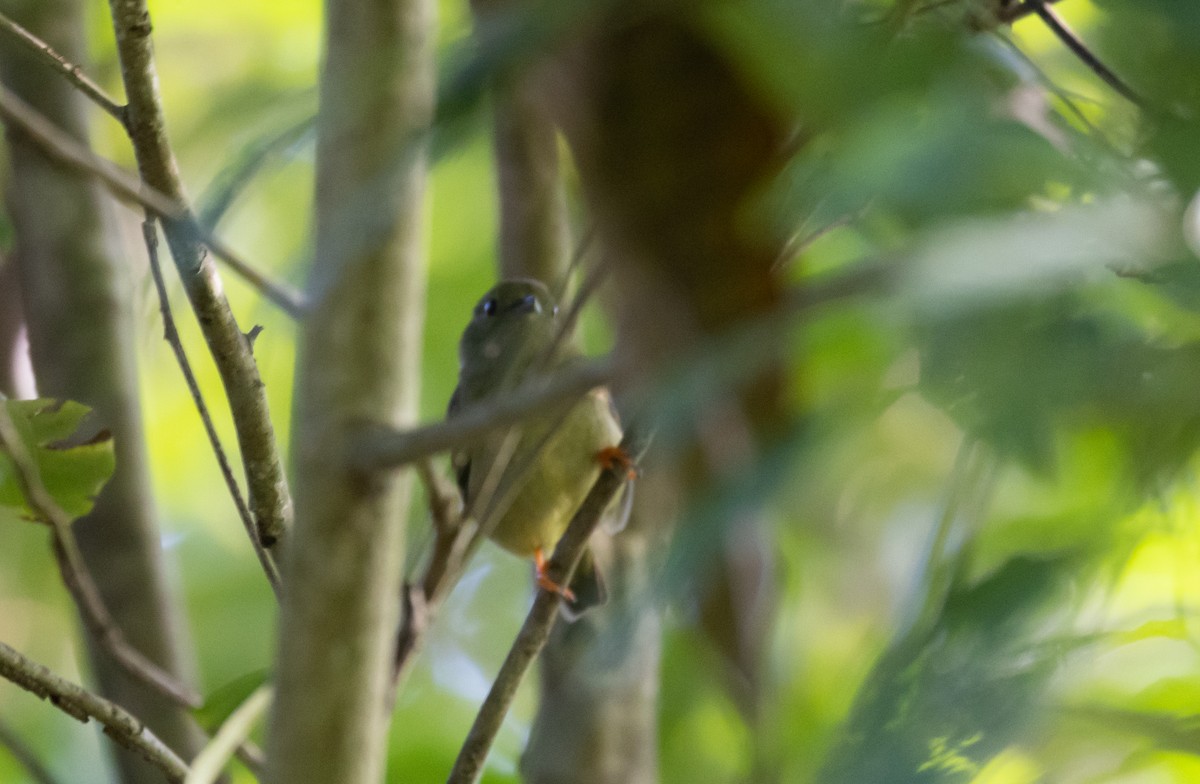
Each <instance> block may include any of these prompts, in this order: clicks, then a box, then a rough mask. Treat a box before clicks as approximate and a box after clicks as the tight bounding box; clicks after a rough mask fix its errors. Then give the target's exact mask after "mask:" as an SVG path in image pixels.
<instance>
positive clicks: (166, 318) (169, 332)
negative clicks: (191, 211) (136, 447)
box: [142, 216, 279, 600]
mask: <svg viewBox="0 0 1200 784" xmlns="http://www.w3.org/2000/svg"><path fill="white" fill-rule="evenodd" d="M142 239H143V240H144V241H145V243H146V254H147V256H148V257H149V259H150V274H151V277H153V278H154V287H155V289H157V291H158V301H159V309H160V310H161V312H162V320H163V339H164V340H166V341H167V344H168V345H169V346H170V347H171V351H172V352H173V353H174V354H175V360H176V361H177V362H178V363H179V369H180V371H182V372H183V379H184V381H185V382H186V383H187V388H188V392H189V393H190V394H191V396H192V403H193V404H194V405H195V406H196V411H197V412H198V413H199V414H200V421H201V422H202V423H203V424H204V432H205V434H206V435H207V436H208V442H209V444H210V445H211V446H212V451H213V454H214V455H216V458H217V465H218V466H219V467H220V469H221V476H222V478H224V480H225V486H226V487H227V488H228V489H229V495H230V497H231V498H233V505H234V506H235V507H237V513H238V517H240V518H241V519H242V525H243V527H244V528H245V529H246V535H247V536H248V537H250V544H251V546H252V547H253V548H254V554H255V555H256V556H258V562H259V564H260V565H261V566H262V569H263V573H264V574H266V576H267V582H268V583H270V584H271V590H272V591H274V592H275V598H276V600H278V599H279V571H278V570H277V569H276V568H275V563H274V562H273V561H272V560H271V556H270V555H269V554H268V553H267V550H266V548H265V547H263V543H262V540H261V539H259V536H258V528H257V527H256V526H255V525H254V518H253V517H252V516H251V514H250V507H249V506H247V505H246V500H245V499H244V498H243V497H242V490H241V488H240V487H238V483H237V478H236V477H235V476H234V475H233V466H231V465H230V464H229V457H228V455H226V454H225V447H223V446H222V445H221V437H220V436H219V435H217V428H216V426H215V425H214V424H213V421H212V416H211V415H210V414H209V411H208V404H206V403H205V402H204V395H203V393H202V392H201V391H200V384H199V383H198V382H197V381H196V374H195V373H194V372H192V364H191V362H190V361H188V358H187V353H186V352H185V351H184V350H183V341H182V340H180V339H179V330H178V329H176V327H175V318H174V316H172V315H171V302H170V297H169V296H168V294H167V284H166V282H165V281H164V280H163V274H162V265H161V264H160V263H159V260H158V230H157V224H156V223H155V220H154V218H152V217H150V216H147V217H146V220H144V221H143V222H142Z"/></svg>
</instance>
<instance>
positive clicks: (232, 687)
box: [193, 669, 271, 732]
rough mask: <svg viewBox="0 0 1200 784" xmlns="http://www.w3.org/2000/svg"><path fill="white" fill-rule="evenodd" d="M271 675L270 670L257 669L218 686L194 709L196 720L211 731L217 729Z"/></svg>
mask: <svg viewBox="0 0 1200 784" xmlns="http://www.w3.org/2000/svg"><path fill="white" fill-rule="evenodd" d="M270 675H271V672H270V670H265V669H263V670H255V671H253V672H248V673H246V674H245V675H242V676H241V677H239V678H235V679H234V680H232V681H230V682H229V683H227V684H225V685H224V686H221V687H219V688H217V690H216V691H214V692H212V693H211V694H209V695H208V697H207V698H205V700H204V705H203V706H201V707H200V708H198V709H196V710H195V711H193V715H194V716H195V717H196V721H197V722H198V723H199V724H200V726H201V727H204V728H205V729H207V730H209V731H210V732H211V731H214V730H216V729H217V728H218V727H220V726H221V725H222V724H224V723H225V721H226V720H227V719H228V718H229V716H230V714H232V713H233V712H234V711H235V710H237V708H238V706H240V705H242V704H243V703H244V702H246V700H247V699H249V697H250V695H251V694H253V693H254V692H255V691H257V690H258V688H259V687H260V686H262V685H263V684H264V683H266V682H267V680H268V679H269V677H270Z"/></svg>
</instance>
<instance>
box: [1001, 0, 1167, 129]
mask: <svg viewBox="0 0 1200 784" xmlns="http://www.w3.org/2000/svg"><path fill="white" fill-rule="evenodd" d="M1019 7H1020V8H1026V7H1027V8H1029V13H1034V14H1037V16H1038V18H1039V19H1041V20H1042V21H1043V22H1044V23H1045V24H1046V26H1047V27H1049V28H1050V31H1051V32H1053V33H1054V35H1055V36H1056V37H1057V38H1058V40H1059V41H1062V43H1063V45H1064V46H1066V47H1067V48H1068V49H1070V50H1071V52H1072V53H1074V55H1075V56H1076V57H1078V58H1079V59H1080V60H1082V61H1083V64H1084V65H1086V66H1087V67H1088V68H1090V69H1091V71H1092V72H1093V73H1094V74H1096V76H1098V77H1100V80H1101V81H1103V82H1104V83H1105V84H1107V85H1108V86H1109V87H1111V88H1112V89H1113V90H1115V91H1116V92H1117V93H1118V94H1120V95H1121V97H1123V98H1125V100H1127V101H1129V102H1130V103H1132V104H1133V105H1134V106H1137V107H1138V108H1140V109H1145V108H1146V102H1145V100H1143V99H1142V97H1141V96H1140V95H1138V94H1137V92H1135V91H1134V89H1133V88H1132V87H1130V86H1129V85H1127V84H1126V83H1125V81H1124V80H1123V79H1121V77H1119V76H1117V75H1116V74H1115V73H1113V71H1112V70H1111V69H1110V68H1109V67H1108V66H1107V65H1105V64H1104V63H1103V62H1101V60H1100V58H1099V57H1097V56H1096V55H1095V53H1094V52H1092V50H1091V49H1089V48H1088V46H1087V44H1085V43H1084V42H1083V40H1082V39H1081V38H1080V37H1079V36H1078V35H1076V34H1075V31H1074V30H1072V29H1071V28H1070V27H1068V26H1067V23H1066V22H1065V21H1064V20H1063V18H1062V17H1061V16H1059V15H1058V12H1057V11H1055V10H1054V9H1053V8H1051V7H1050V4H1049V3H1048V2H1047V0H1024V2H1023V3H1021V5H1020V6H1019Z"/></svg>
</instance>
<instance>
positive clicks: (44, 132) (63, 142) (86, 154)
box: [0, 14, 304, 318]
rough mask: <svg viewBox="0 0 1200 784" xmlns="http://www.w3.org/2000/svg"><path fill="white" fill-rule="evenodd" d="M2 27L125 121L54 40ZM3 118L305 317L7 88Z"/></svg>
mask: <svg viewBox="0 0 1200 784" xmlns="http://www.w3.org/2000/svg"><path fill="white" fill-rule="evenodd" d="M0 31H3V32H7V33H9V34H10V35H12V36H13V37H15V38H16V39H17V40H18V41H20V42H22V43H23V44H25V45H26V46H27V47H29V48H30V50H31V51H33V52H35V53H37V54H39V55H40V56H41V58H42V60H43V62H45V63H46V64H47V65H49V66H50V67H52V68H54V70H56V71H58V72H59V73H62V74H63V75H64V77H66V78H67V79H68V81H70V82H71V83H72V84H73V85H75V86H76V87H78V88H79V89H80V90H81V91H82V92H83V94H84V95H86V96H87V97H88V98H90V99H91V100H92V101H93V102H95V103H96V104H97V105H98V106H99V107H100V108H101V109H104V111H106V112H107V113H108V114H111V115H112V116H113V117H115V118H116V119H117V120H118V121H119V122H120V123H121V124H122V126H124V125H125V107H124V106H121V105H119V104H118V103H117V102H116V101H115V100H114V99H112V98H111V97H109V96H108V94H107V93H105V92H104V91H103V90H101V89H100V87H99V86H97V85H96V84H95V83H94V82H92V81H91V80H90V79H89V78H88V77H87V76H85V75H84V74H83V71H82V70H81V69H80V68H79V66H77V65H74V64H72V63H70V62H69V61H67V60H66V59H65V58H63V57H62V56H61V55H59V54H58V53H57V52H55V51H54V50H53V49H51V48H50V46H49V44H46V43H45V42H43V41H42V40H41V39H39V38H38V37H37V36H35V35H33V33H30V32H29V31H28V30H26V29H25V28H23V27H21V26H20V25H19V24H17V23H16V22H14V21H12V20H11V19H9V18H8V17H7V16H5V15H4V14H0ZM87 85H91V86H90V87H89V86H87ZM0 116H2V117H3V118H4V119H5V120H7V121H10V122H13V123H15V124H17V125H19V126H20V127H21V130H23V131H24V132H25V133H26V134H28V135H29V136H30V137H32V138H33V139H34V141H36V142H38V143H39V144H40V145H41V146H42V149H43V150H44V151H45V152H47V153H49V154H50V155H52V156H53V157H55V158H57V159H58V160H59V161H61V162H63V163H65V164H67V165H69V166H72V167H73V168H75V169H77V170H79V171H82V172H83V173H85V174H88V175H90V176H92V177H95V178H96V179H98V180H100V182H101V183H102V184H103V185H104V186H105V187H106V188H108V189H109V190H110V191H111V192H112V193H113V194H114V195H115V196H117V197H118V198H120V199H122V200H123V201H127V202H132V203H134V204H139V205H141V206H142V207H144V208H146V209H148V210H150V211H151V212H152V213H154V215H155V216H156V217H158V218H162V219H164V220H176V221H190V223H191V226H190V228H191V229H192V231H193V232H194V233H195V235H196V238H197V239H198V240H199V241H200V242H202V243H203V244H204V245H205V246H207V247H208V249H209V250H210V251H212V253H213V255H214V256H216V257H217V258H218V259H220V260H221V261H222V262H224V263H225V264H226V265H227V266H228V267H229V268H230V269H231V270H233V271H234V272H235V273H237V274H238V275H239V276H241V277H242V278H243V279H244V280H245V281H246V282H247V283H249V284H250V285H251V286H253V287H254V288H255V289H256V290H258V291H260V292H261V293H262V295H263V296H264V297H266V298H267V299H268V300H269V301H271V302H273V303H275V305H277V306H278V307H279V308H280V309H281V310H283V312H285V313H287V314H288V315H289V316H291V317H292V318H300V317H301V316H303V314H304V302H303V298H302V297H301V296H300V294H299V293H297V292H295V291H293V290H292V289H290V288H289V287H287V286H285V285H283V284H281V283H278V282H276V281H273V280H271V279H270V278H268V277H267V276H265V275H264V274H263V273H261V272H259V271H258V270H257V269H255V268H254V267H253V266H252V265H251V264H250V263H249V262H247V261H246V260H245V259H243V258H242V257H241V256H240V255H238V254H237V252H235V251H234V250H233V249H231V248H230V247H229V246H227V245H226V244H225V243H224V242H222V241H221V240H220V238H218V237H217V236H215V235H214V234H213V233H212V232H211V231H210V230H209V229H207V228H206V227H204V226H203V225H201V224H200V223H198V222H196V221H195V220H193V219H192V218H191V216H190V215H189V213H188V210H187V207H186V206H185V205H183V204H181V203H179V202H177V201H175V200H174V199H171V198H170V197H169V196H167V195H165V194H164V193H162V192H161V191H158V190H156V189H155V188H152V187H150V186H149V185H147V184H146V183H145V182H143V181H141V180H140V179H138V178H137V177H135V176H133V175H131V174H129V173H127V172H125V171H124V170H122V169H120V168H118V167H117V166H116V164H114V163H112V162H110V161H107V160H105V159H103V158H101V157H99V156H98V155H96V154H95V153H93V152H92V151H91V150H89V149H87V148H86V147H84V146H83V145H81V144H79V142H77V141H75V140H74V139H72V138H71V137H69V136H67V135H66V134H64V133H62V132H61V131H60V130H58V128H56V127H55V126H54V125H53V124H52V123H51V122H50V121H49V120H47V119H46V118H44V117H42V116H41V115H39V114H38V113H37V112H36V111H34V110H33V109H32V108H30V107H29V106H28V105H27V104H25V102H24V101H22V100H21V99H20V98H18V97H17V96H16V95H15V94H14V93H12V92H10V91H8V90H4V91H3V92H2V93H0Z"/></svg>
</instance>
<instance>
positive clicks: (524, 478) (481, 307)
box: [447, 279, 635, 618]
mask: <svg viewBox="0 0 1200 784" xmlns="http://www.w3.org/2000/svg"><path fill="white" fill-rule="evenodd" d="M561 331H562V322H561V319H560V317H559V314H558V307H557V305H556V304H555V302H554V297H553V296H552V295H551V293H550V291H549V289H548V288H547V287H546V286H545V284H543V283H542V282H540V281H537V280H531V279H507V280H502V281H500V282H499V283H497V284H496V285H495V286H494V287H493V288H492V289H491V290H489V291H488V292H487V293H486V294H484V295H483V297H482V298H480V300H479V302H478V304H476V306H475V309H474V310H473V312H472V315H471V321H470V322H469V323H468V324H467V327H466V329H465V330H464V331H463V335H462V339H461V341H460V342H459V376H458V386H457V388H456V389H455V390H454V394H453V395H452V396H451V398H450V405H449V409H448V411H447V418H448V419H453V417H454V416H455V415H456V414H457V413H458V412H459V411H461V410H462V409H463V408H464V407H466V406H470V405H474V404H477V403H481V402H483V401H485V400H494V399H497V398H499V397H501V396H503V395H504V394H506V393H510V392H512V390H513V389H514V388H515V387H517V386H518V385H520V384H521V383H522V382H524V381H526V380H527V379H529V378H531V377H533V376H536V375H538V374H540V373H547V372H550V371H553V370H556V369H561V368H563V367H567V366H569V365H571V364H572V363H574V362H578V361H580V360H581V359H582V355H581V354H580V353H579V351H578V350H577V349H576V348H575V347H574V346H573V345H572V344H571V342H570V341H567V340H563V339H562V335H561V334H560V332H561ZM621 436H622V431H621V425H620V423H619V420H618V418H617V414H616V411H615V410H614V408H613V405H612V399H611V396H610V395H609V393H608V391H607V389H605V388H603V387H598V388H596V389H593V390H591V391H590V392H588V393H587V394H586V395H585V396H584V397H583V398H581V399H580V400H579V401H578V402H576V403H574V404H572V405H571V407H570V408H569V409H567V410H566V411H565V412H564V411H563V410H562V409H561V408H551V409H547V411H546V412H544V413H542V412H539V413H537V414H535V415H533V416H531V417H529V418H527V419H525V420H522V422H521V423H520V424H518V425H516V426H515V429H506V428H501V429H498V430H495V431H493V432H491V433H489V434H486V435H483V436H481V437H480V438H478V439H477V440H475V441H474V442H471V443H469V444H467V445H465V446H463V447H461V448H459V449H457V450H455V451H454V452H453V453H452V456H451V462H452V465H453V468H454V472H455V476H456V478H457V481H458V487H459V489H460V490H461V491H462V495H463V501H464V503H465V504H466V505H467V507H468V508H471V509H472V510H473V512H474V514H475V515H476V517H477V519H481V525H483V526H484V527H485V529H490V530H487V531H486V532H487V534H488V536H489V537H490V538H491V539H492V541H494V542H495V543H496V544H498V545H500V547H502V548H503V549H505V550H508V551H509V552H511V553H514V554H516V555H518V556H521V557H522V558H531V559H532V560H533V562H534V567H535V575H536V579H537V584H538V585H539V586H540V587H542V588H545V589H547V590H550V591H553V592H555V593H558V594H560V595H561V596H562V598H563V600H564V605H563V606H564V613H565V614H566V615H567V617H569V618H574V617H577V616H578V615H579V614H580V613H582V612H584V611H585V610H587V609H588V608H590V607H593V606H596V605H599V604H603V603H604V601H605V600H606V598H607V591H606V589H605V586H604V582H603V579H602V578H601V576H600V573H599V570H598V569H597V567H596V562H595V558H594V556H593V554H592V552H591V548H590V547H588V548H587V549H585V551H584V554H583V557H582V558H581V560H580V563H579V566H578V567H577V568H576V571H575V574H574V577H573V578H572V580H571V582H570V584H569V585H567V586H561V585H558V584H556V583H555V582H554V581H553V580H552V579H551V578H550V577H549V576H548V575H547V573H546V560H547V558H548V556H549V554H550V553H551V552H552V550H553V548H554V546H555V545H556V544H557V543H558V540H559V539H560V538H561V537H562V535H563V532H564V531H566V529H567V525H568V524H569V523H570V521H571V519H572V517H573V516H574V515H575V512H576V511H577V510H578V509H579V507H580V505H581V504H582V502H583V499H584V497H585V496H586V495H587V493H588V491H589V490H590V489H591V487H592V485H593V484H594V483H595V481H596V479H597V477H598V476H599V475H600V471H601V469H602V468H608V467H613V466H614V465H621V466H624V467H625V468H626V469H627V471H628V473H629V475H630V477H631V478H632V476H633V475H635V471H634V469H633V467H632V466H633V462H632V460H631V459H630V457H629V456H628V455H627V454H626V453H625V452H624V451H623V450H622V449H621V448H620V447H619V443H620V441H621ZM523 465H527V466H528V467H527V470H524V471H520V470H519V469H520V468H521V467H522V466H523ZM516 474H520V475H516ZM627 487H628V485H627ZM624 495H625V498H626V501H625V502H621V501H617V502H615V503H614V505H613V506H612V507H610V509H609V510H608V511H607V512H606V513H605V516H606V518H607V520H606V526H605V527H606V528H609V529H610V530H613V529H617V528H619V527H620V526H621V525H623V522H624V519H623V518H625V517H627V516H628V506H629V504H628V502H627V501H628V497H629V495H628V492H626V493H625V494H624ZM489 505H494V506H495V508H494V509H492V510H489V509H488V508H487V507H488V506H489ZM481 506H482V507H483V508H480V507H481Z"/></svg>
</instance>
